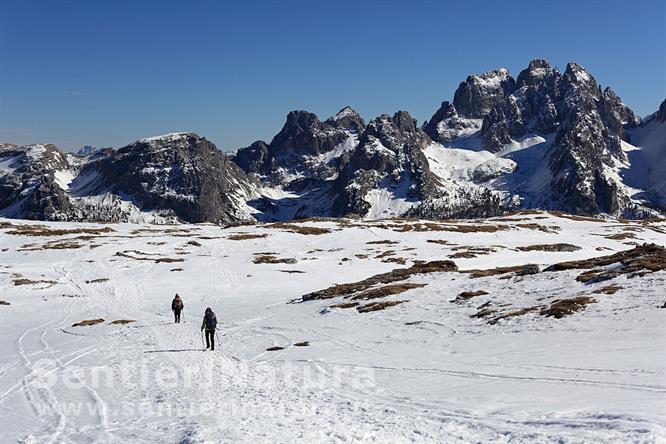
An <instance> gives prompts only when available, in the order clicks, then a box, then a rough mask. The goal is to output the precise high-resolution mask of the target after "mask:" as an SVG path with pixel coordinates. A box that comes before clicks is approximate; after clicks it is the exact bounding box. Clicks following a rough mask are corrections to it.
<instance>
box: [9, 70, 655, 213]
mask: <svg viewBox="0 0 666 444" xmlns="http://www.w3.org/2000/svg"><path fill="white" fill-rule="evenodd" d="M531 208H539V209H549V210H560V211H565V212H569V213H572V214H580V215H599V214H604V215H613V216H618V217H626V218H647V217H656V216H661V215H664V213H665V212H666V101H664V102H662V104H661V106H660V107H659V110H658V111H657V112H655V113H654V114H652V115H650V116H649V117H647V118H644V119H640V118H638V117H637V116H636V115H635V114H634V113H633V111H632V110H631V109H629V108H628V107H627V106H626V105H624V104H623V103H622V101H621V100H620V98H619V97H618V96H617V95H616V94H615V93H614V92H613V91H612V90H611V89H610V88H605V89H602V87H601V86H600V85H599V84H598V83H597V82H596V80H595V79H594V77H593V76H592V75H591V74H590V73H588V72H587V71H586V70H585V69H584V68H583V67H582V66H580V65H578V64H576V63H569V64H568V65H567V66H566V69H565V71H564V73H560V71H559V70H558V69H557V68H556V67H554V66H552V65H550V64H549V63H548V62H547V61H545V60H533V61H532V62H530V64H529V66H528V67H527V68H526V69H525V70H523V71H521V72H520V73H519V74H518V76H517V77H516V78H515V79H514V78H513V77H512V76H511V75H510V74H509V72H508V71H507V70H505V69H498V70H495V71H491V72H487V73H484V74H480V75H470V76H469V77H467V79H465V81H463V82H461V83H460V85H459V87H458V89H457V90H456V92H455V94H454V97H453V101H452V102H448V101H446V102H443V103H442V106H441V107H440V108H439V109H438V110H437V111H436V112H435V113H434V115H433V116H432V118H431V119H430V120H429V121H427V122H424V123H423V125H421V126H419V125H417V122H416V120H415V119H413V118H412V117H411V116H410V115H409V114H408V113H407V112H405V111H398V112H397V113H395V114H394V115H393V116H390V115H381V116H379V117H376V118H374V119H372V120H371V121H370V122H368V123H367V124H366V122H364V120H363V119H362V118H361V117H360V116H359V115H358V114H357V113H356V112H355V111H354V110H353V109H351V108H349V107H345V108H343V109H342V110H341V111H340V112H339V113H337V114H336V115H335V116H332V117H330V118H328V119H327V120H325V121H323V122H322V121H320V120H319V118H317V116H316V115H314V114H312V113H309V112H307V111H292V112H290V113H289V115H288V116H287V120H286V122H285V124H284V127H283V128H282V130H281V131H280V132H279V133H278V134H277V135H276V136H275V137H274V138H273V140H272V141H271V142H270V143H266V142H264V141H261V140H260V141H257V142H254V143H253V144H252V145H250V146H249V147H246V148H241V149H239V150H238V151H237V152H236V153H233V154H228V153H223V152H221V151H219V150H218V149H217V148H216V147H215V145H214V144H212V143H211V142H209V141H208V140H206V139H205V138H203V137H201V136H199V135H197V134H194V133H173V134H167V135H163V136H158V137H150V138H146V139H141V140H138V141H136V142H133V143H131V144H129V145H127V146H125V147H122V148H119V149H117V150H114V149H111V148H96V147H84V149H82V150H80V151H79V152H78V153H77V154H70V153H64V152H62V151H61V150H59V149H58V148H57V147H56V146H54V145H27V146H16V145H12V144H0V216H3V217H10V218H24V219H37V220H62V221H130V222H140V221H148V222H168V221H187V222H214V223H236V222H242V221H246V220H260V221H272V220H292V219H299V218H306V217H343V216H355V217H364V218H384V217H395V216H408V217H426V218H475V217H488V216H493V215H499V214H503V213H506V212H509V211H512V210H517V209H531Z"/></svg>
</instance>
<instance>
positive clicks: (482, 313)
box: [470, 308, 497, 319]
mask: <svg viewBox="0 0 666 444" xmlns="http://www.w3.org/2000/svg"><path fill="white" fill-rule="evenodd" d="M496 312H497V310H495V309H493V308H482V309H479V311H477V312H476V313H474V314H473V315H470V318H479V319H480V318H487V317H488V316H492V315H494V314H495V313H496Z"/></svg>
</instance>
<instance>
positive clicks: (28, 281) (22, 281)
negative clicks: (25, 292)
mask: <svg viewBox="0 0 666 444" xmlns="http://www.w3.org/2000/svg"><path fill="white" fill-rule="evenodd" d="M42 284H44V285H49V286H51V285H55V284H57V282H56V281H52V280H48V279H35V280H33V279H26V278H19V279H14V285H17V286H18V285H42Z"/></svg>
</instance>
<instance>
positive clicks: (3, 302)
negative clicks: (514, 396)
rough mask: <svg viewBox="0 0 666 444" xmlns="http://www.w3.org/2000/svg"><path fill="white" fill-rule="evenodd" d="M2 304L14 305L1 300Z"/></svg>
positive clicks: (0, 303)
mask: <svg viewBox="0 0 666 444" xmlns="http://www.w3.org/2000/svg"><path fill="white" fill-rule="evenodd" d="M0 305H12V304H11V303H9V302H7V301H0Z"/></svg>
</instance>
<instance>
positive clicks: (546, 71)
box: [516, 59, 560, 88]
mask: <svg viewBox="0 0 666 444" xmlns="http://www.w3.org/2000/svg"><path fill="white" fill-rule="evenodd" d="M559 74H560V72H559V70H558V69H557V68H556V67H554V66H552V65H551V64H550V62H549V61H548V60H544V59H534V60H532V61H531V62H530V64H529V66H528V67H527V68H526V69H524V70H522V71H521V72H520V74H518V78H517V79H516V86H517V87H518V88H521V87H523V86H534V85H537V84H539V83H541V82H545V81H549V80H550V81H551V82H552V79H555V78H557V77H558V76H559Z"/></svg>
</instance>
